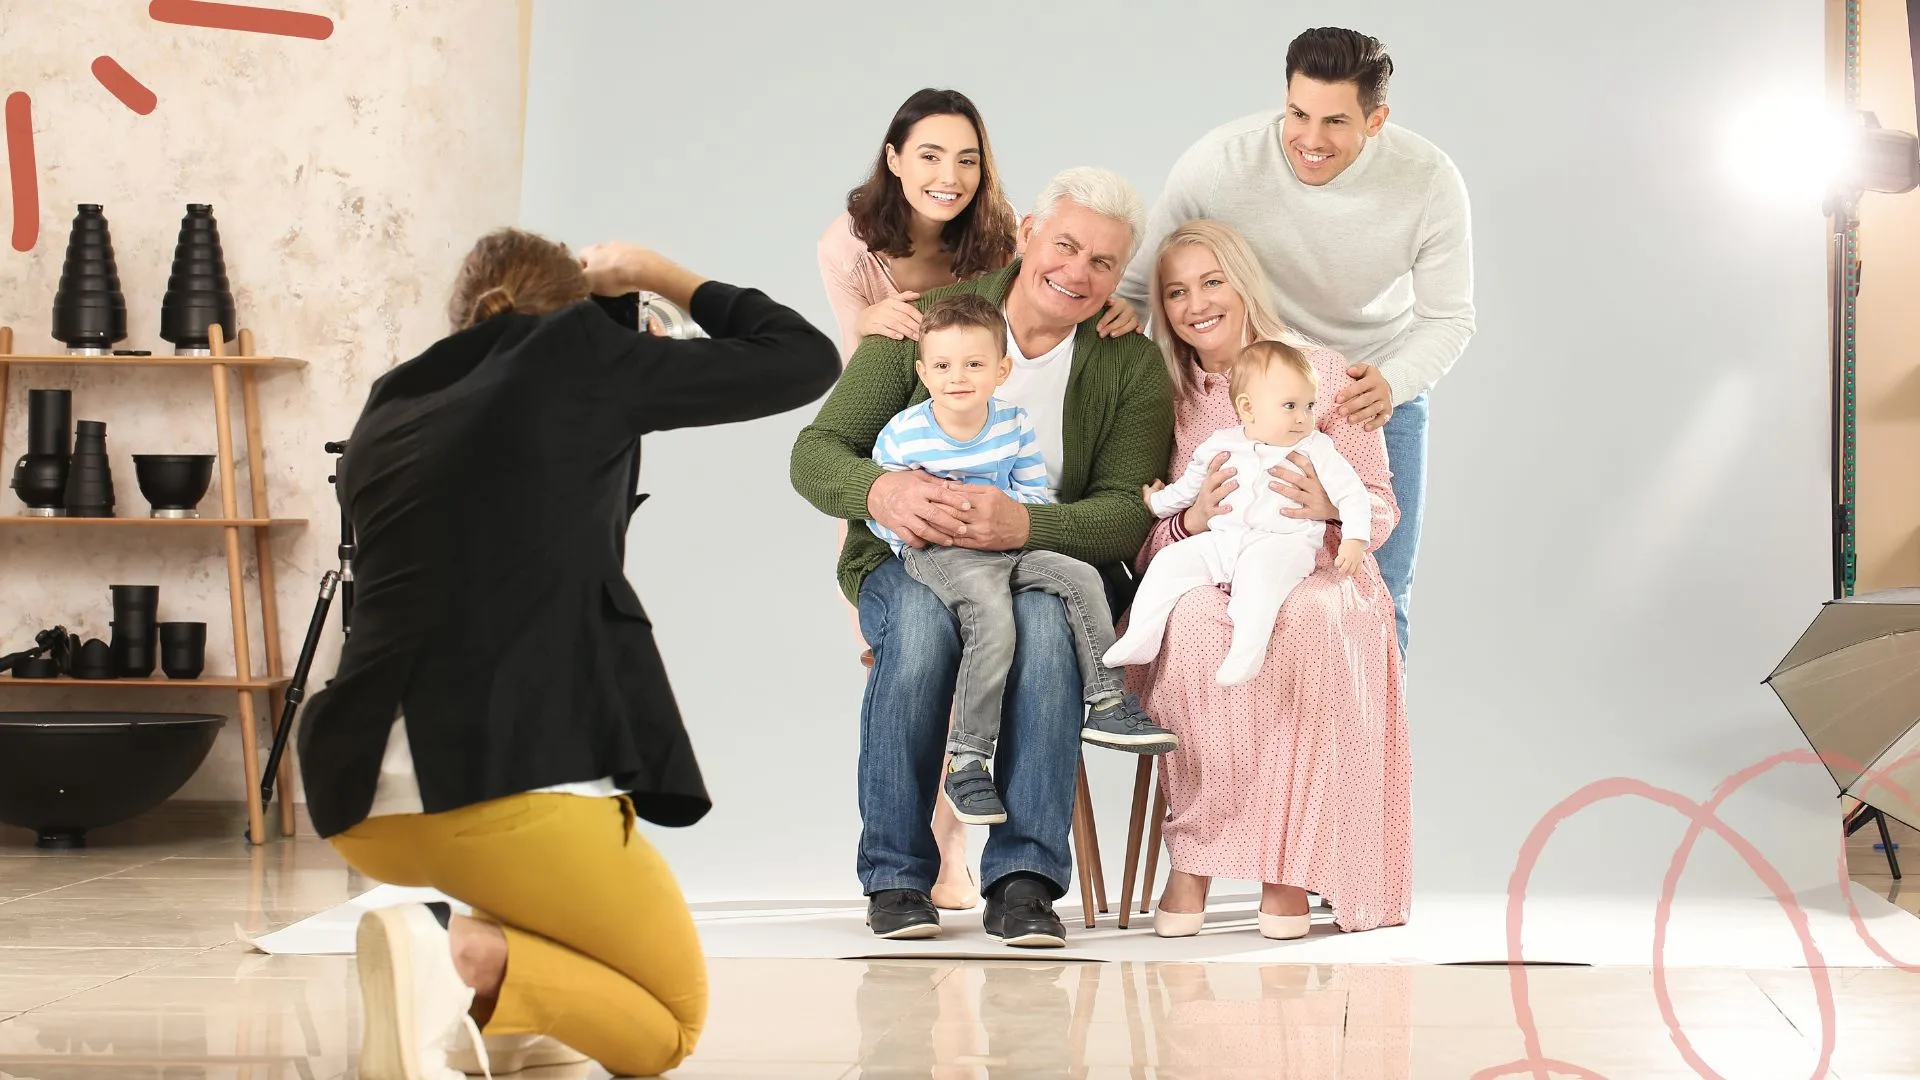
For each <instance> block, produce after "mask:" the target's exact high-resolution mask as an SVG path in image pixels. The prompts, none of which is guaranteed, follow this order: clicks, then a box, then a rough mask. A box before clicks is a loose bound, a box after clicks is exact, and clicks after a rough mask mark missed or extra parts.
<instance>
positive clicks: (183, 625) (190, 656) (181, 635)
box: [160, 622, 207, 679]
mask: <svg viewBox="0 0 1920 1080" xmlns="http://www.w3.org/2000/svg"><path fill="white" fill-rule="evenodd" d="M206 666H207V624H206V623H203V622H163V623H161V624H160V670H161V671H164V672H166V673H167V678H169V679H197V678H199V677H200V672H201V671H203V670H205V668H206Z"/></svg>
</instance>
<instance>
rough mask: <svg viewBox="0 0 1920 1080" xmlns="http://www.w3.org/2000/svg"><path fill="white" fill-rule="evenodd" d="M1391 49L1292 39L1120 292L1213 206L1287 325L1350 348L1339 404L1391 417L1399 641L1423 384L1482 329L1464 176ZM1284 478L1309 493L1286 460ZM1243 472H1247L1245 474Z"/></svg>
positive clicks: (1297, 491) (1415, 534)
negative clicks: (1281, 96) (1405, 96)
mask: <svg viewBox="0 0 1920 1080" xmlns="http://www.w3.org/2000/svg"><path fill="white" fill-rule="evenodd" d="M1392 73H1393V60H1392V59H1391V58H1390V57H1389V56H1388V55H1387V53H1386V49H1385V47H1384V46H1382V45H1381V43H1380V42H1379V41H1378V40H1377V39H1375V38H1371V37H1368V36H1366V35H1364V34H1360V33H1357V32H1355V31H1352V30H1342V29H1333V28H1323V29H1318V30H1308V31H1307V32H1305V33H1303V34H1301V35H1300V36H1299V37H1297V38H1295V39H1294V40H1293V43H1292V44H1291V45H1289V46H1288V48H1287V66H1286V75H1287V100H1286V104H1285V106H1284V107H1282V108H1280V109H1277V110H1267V111H1265V112H1261V113H1257V114H1255V115H1253V116H1249V117H1245V118H1242V119H1240V120H1236V121H1234V122H1232V123H1229V124H1225V125H1223V126H1221V127H1219V128H1216V129H1214V130H1213V131H1211V132H1209V133H1207V134H1206V135H1205V136H1203V137H1202V138H1201V139H1200V141H1199V142H1196V143H1195V144H1194V145H1193V146H1192V147H1190V148H1188V150H1187V151H1186V153H1184V154H1182V155H1181V156H1180V159H1179V160H1178V161H1176V162H1175V163H1174V166H1173V169H1172V171H1171V172H1170V173H1169V175H1168V177H1167V183H1166V188H1165V189H1164V190H1163V191H1162V192H1161V194H1160V200H1159V202H1158V203H1157V204H1156V205H1155V206H1154V208H1153V212H1152V213H1151V214H1150V215H1149V217H1148V219H1147V235H1146V242H1145V243H1144V244H1142V245H1141V247H1140V250H1139V254H1138V256H1137V257H1136V258H1135V259H1134V260H1133V262H1132V264H1131V265H1130V266H1129V267H1128V270H1127V275H1126V278H1125V280H1124V281H1123V282H1122V283H1121V286H1120V290H1119V292H1120V295H1121V296H1123V297H1125V298H1126V299H1128V300H1130V301H1132V302H1133V303H1134V305H1135V306H1136V307H1137V308H1139V310H1140V311H1141V314H1142V317H1143V318H1144V317H1146V315H1147V313H1148V312H1149V310H1150V309H1149V306H1148V304H1147V303H1146V301H1147V295H1146V294H1147V288H1148V283H1149V282H1150V281H1151V280H1152V275H1153V260H1154V257H1155V253H1156V252H1157V250H1158V248H1159V246H1160V241H1161V239H1162V238H1164V237H1165V236H1166V235H1167V233H1169V232H1171V231H1172V230H1173V229H1175V228H1177V227H1178V226H1179V225H1181V224H1182V223H1183V222H1186V221H1189V220H1192V219H1194V218H1212V219H1214V220H1216V221H1220V222H1222V223H1224V224H1226V225H1229V226H1231V227H1232V228H1234V229H1235V230H1236V231H1238V232H1239V233H1240V234H1241V235H1242V236H1244V237H1246V239H1247V242H1248V243H1249V244H1250V245H1252V247H1253V251H1254V253H1255V254H1256V255H1257V256H1258V257H1259V259H1260V264H1261V266H1262V268H1263V269H1265V270H1266V272H1267V276H1268V277H1269V278H1270V279H1271V280H1272V281H1273V285H1274V292H1275V295H1274V297H1273V300H1274V306H1275V308H1276V309H1277V310H1278V311H1279V313H1280V315H1281V317H1282V318H1284V319H1285V320H1286V321H1287V324H1288V325H1289V326H1292V327H1293V328H1295V329H1297V330H1299V331H1301V332H1302V333H1305V334H1307V335H1308V336H1310V337H1313V338H1315V339H1317V340H1319V341H1320V342H1322V343H1324V344H1326V345H1328V346H1330V347H1332V348H1334V349H1337V350H1339V351H1340V352H1342V353H1344V354H1346V357H1347V359H1348V360H1349V361H1350V362H1351V363H1352V364H1353V368H1352V369H1351V374H1352V375H1353V377H1354V378H1355V379H1356V380H1358V381H1356V382H1355V383H1354V384H1353V385H1352V386H1351V387H1349V388H1348V389H1347V390H1345V391H1343V392H1342V395H1341V399H1340V411H1341V412H1342V414H1344V415H1346V416H1347V417H1349V418H1350V419H1352V421H1353V422H1355V423H1358V424H1362V425H1364V426H1365V427H1366V428H1367V429H1368V430H1375V429H1378V428H1380V427H1383V426H1384V427H1385V428H1386V439H1387V458H1388V464H1389V466H1390V467H1391V468H1392V470H1393V494H1394V499H1395V501H1397V502H1398V503H1399V504H1400V524H1399V525H1398V527H1396V528H1395V529H1394V531H1393V535H1392V536H1391V537H1389V538H1388V540H1387V542H1386V544H1385V545H1383V546H1382V547H1381V548H1380V550H1379V551H1378V552H1377V553H1376V555H1375V558H1376V559H1377V560H1378V562H1379V564H1380V573H1381V576H1382V577H1384V578H1385V579H1386V582H1387V589H1388V591H1389V592H1391V593H1392V594H1393V603H1394V613H1395V618H1396V620H1397V622H1398V624H1399V626H1398V629H1399V636H1400V648H1401V650H1402V651H1403V652H1404V651H1405V650H1406V646H1407V603H1408V596H1409V593H1410V592H1411V589H1412V585H1413V564H1414V557H1415V554H1416V553H1417V551H1418V549H1419V544H1420V517H1421V510H1422V507H1423V504H1424V502H1425V498H1426V456H1427V391H1428V390H1430V389H1432V388H1433V386H1434V384H1435V383H1437V382H1439V381H1440V377H1441V376H1442V375H1445V374H1446V373H1447V370H1448V369H1449V368H1451V367H1452V366H1453V363H1454V361H1456V360H1458V359H1459V358H1460V354H1461V352H1462V351H1464V350H1465V349H1466V346H1467V340H1468V339H1469V338H1471V337H1472V336H1473V330H1474V323H1473V252H1472V243H1471V238H1470V235H1469V226H1468V207H1467V189H1466V185H1465V184H1464V183H1463V182H1462V180H1461V178H1460V173H1459V171H1458V170H1457V169H1455V168H1454V166H1453V162H1452V161H1450V160H1449V159H1448V158H1447V156H1446V155H1445V154H1444V153H1442V152H1441V151H1440V150H1439V149H1438V148H1437V147H1435V146H1434V145H1433V144H1432V143H1429V142H1427V141H1426V140H1425V139H1422V138H1420V137H1419V136H1418V135H1415V134H1413V133H1412V132H1410V131H1408V130H1406V129H1405V128H1402V127H1399V126H1397V125H1393V124H1389V123H1387V112H1388V109H1387V104H1386V91H1387V80H1388V77H1389V76H1390V75H1392ZM1274 472H1275V475H1274V484H1275V489H1276V490H1278V491H1280V492H1281V493H1283V494H1286V495H1289V496H1292V497H1294V498H1296V499H1298V498H1302V497H1303V496H1307V497H1311V492H1309V491H1307V490H1303V489H1301V488H1299V487H1298V486H1296V485H1295V484H1294V483H1293V482H1292V479H1291V478H1290V474H1288V473H1287V472H1286V471H1285V470H1284V469H1276V470H1275V471H1274ZM1244 482H1245V481H1244V480H1242V483H1244Z"/></svg>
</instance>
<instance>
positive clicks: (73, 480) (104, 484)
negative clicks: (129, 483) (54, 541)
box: [66, 420, 113, 517]
mask: <svg viewBox="0 0 1920 1080" xmlns="http://www.w3.org/2000/svg"><path fill="white" fill-rule="evenodd" d="M73 428H74V430H73V459H72V462H71V464H69V465H68V467H67V499H66V505H67V516H68V517H112V516H113V470H112V469H111V468H109V467H108V465H107V425H105V424H103V423H101V422H100V421H98V420H82V421H80V422H79V423H77V424H75V425H74V426H73Z"/></svg>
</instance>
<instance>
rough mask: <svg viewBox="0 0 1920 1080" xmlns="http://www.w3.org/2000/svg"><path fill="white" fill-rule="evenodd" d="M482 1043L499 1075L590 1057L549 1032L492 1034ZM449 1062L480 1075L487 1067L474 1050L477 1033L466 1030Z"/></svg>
mask: <svg viewBox="0 0 1920 1080" xmlns="http://www.w3.org/2000/svg"><path fill="white" fill-rule="evenodd" d="M481 1043H482V1044H483V1045H484V1046H485V1047H486V1048H487V1060H488V1061H490V1062H492V1063H493V1075H495V1076H505V1075H507V1074H508V1073H517V1072H521V1071H523V1070H526V1069H547V1068H552V1067H554V1066H558V1065H580V1064H583V1063H585V1062H586V1060H587V1055H585V1054H583V1053H581V1052H580V1051H578V1050H575V1049H574V1048H573V1047H571V1046H568V1045H567V1044H565V1043H563V1042H560V1041H558V1040H556V1039H551V1038H548V1037H547V1036H545V1035H488V1036H485V1037H483V1038H482V1039H481ZM447 1064H448V1065H449V1066H451V1067H453V1068H455V1069H459V1070H460V1071H461V1072H463V1073H465V1074H467V1075H468V1076H479V1075H480V1074H481V1073H483V1072H485V1071H486V1070H485V1068H484V1067H483V1066H482V1065H481V1063H480V1055H479V1054H476V1053H474V1051H473V1036H471V1035H468V1034H467V1033H466V1032H464V1031H463V1032H461V1033H460V1035H459V1037H458V1038H457V1039H456V1040H455V1042H454V1045H453V1049H452V1050H449V1051H448V1052H447Z"/></svg>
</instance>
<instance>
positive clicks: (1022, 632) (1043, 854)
mask: <svg viewBox="0 0 1920 1080" xmlns="http://www.w3.org/2000/svg"><path fill="white" fill-rule="evenodd" d="M1013 616H1014V626H1015V631H1016V634H1017V640H1016V643H1015V646H1014V650H1013V666H1012V669H1011V670H1010V671H1009V672H1008V675H1007V691H1006V705H1005V710H1004V712H1003V714H1002V716H1001V722H1000V742H999V746H998V748H997V753H996V754H995V758H994V769H993V774H994V786H995V787H997V788H999V790H1000V798H1001V801H1002V802H1004V803H1005V804H1006V807H1007V821H1006V823H1005V824H1004V825H995V826H993V828H992V831H990V832H989V833H988V834H987V846H986V848H985V850H984V851H982V852H981V856H980V881H981V884H982V885H983V886H984V887H986V888H991V887H992V886H993V884H994V883H995V882H997V881H999V880H1000V879H1001V878H1003V877H1005V876H1007V875H1008V874H1011V873H1015V872H1017V871H1022V870H1024V871H1030V872H1032V873H1035V874H1038V875H1040V876H1041V877H1044V878H1046V879H1047V880H1048V881H1050V882H1052V883H1053V886H1054V897H1055V898H1056V899H1057V898H1059V897H1060V896H1063V895H1065V894H1066V891H1067V885H1068V884H1069V883H1071V882H1072V880H1073V852H1072V848H1071V847H1070V846H1069V840H1068V834H1069V832H1070V829H1071V824H1072V818H1073V800H1074V792H1075V788H1076V784H1077V780H1078V774H1079V765H1080V724H1081V721H1082V719H1083V718H1084V717H1085V713H1086V706H1085V704H1084V703H1083V701H1082V695H1081V690H1080V662H1079V660H1078V658H1077V656H1076V655H1075V653H1074V645H1073V635H1072V634H1071V633H1070V632H1069V631H1068V628H1067V618H1066V612H1065V609H1064V608H1062V607H1061V604H1060V601H1059V600H1058V599H1057V598H1055V597H1052V596H1049V595H1047V594H1046V593H1042V592H1027V593H1021V594H1020V595H1018V596H1016V597H1014V599H1013ZM860 633H861V635H862V636H864V637H865V638H866V639H867V645H868V647H869V648H871V649H872V650H873V669H872V670H871V671H869V672H868V673H867V692H866V698H865V700H863V701H862V702H861V705H860V773H859V786H860V791H859V795H860V821H861V829H860V855H859V869H860V886H861V891H863V892H864V893H866V894H867V895H869V896H871V895H872V894H874V893H876V892H879V891H881V890H883V889H916V890H918V891H920V892H927V891H930V890H931V889H932V888H933V882H934V878H935V877H936V876H937V875H938V873H939V870H940V852H939V849H938V848H937V847H935V845H934V841H933V829H932V826H931V824H930V822H931V821H932V820H933V800H934V799H935V798H936V797H937V796H938V794H939V784H940V760H941V757H942V756H943V755H944V753H945V751H946V745H947V720H948V717H949V715H950V713H951V710H952V706H953V687H954V680H955V677H956V676H957V675H958V673H959V670H960V630H959V626H958V624H957V623H956V622H955V621H954V618H953V613H952V612H951V611H948V610H947V606H946V605H945V604H944V603H942V602H941V601H940V598H939V597H938V596H935V595H934V593H933V590H932V589H929V588H927V587H926V586H925V585H922V584H921V583H919V582H918V581H915V580H913V579H912V578H910V577H908V576H907V571H906V568H905V567H904V566H903V565H902V564H901V562H900V560H899V559H889V560H887V561H886V563H884V564H883V565H881V567H880V568H879V569H878V570H875V571H874V572H873V573H871V574H869V575H867V579H866V581H865V583H863V584H862V585H861V587H860Z"/></svg>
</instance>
